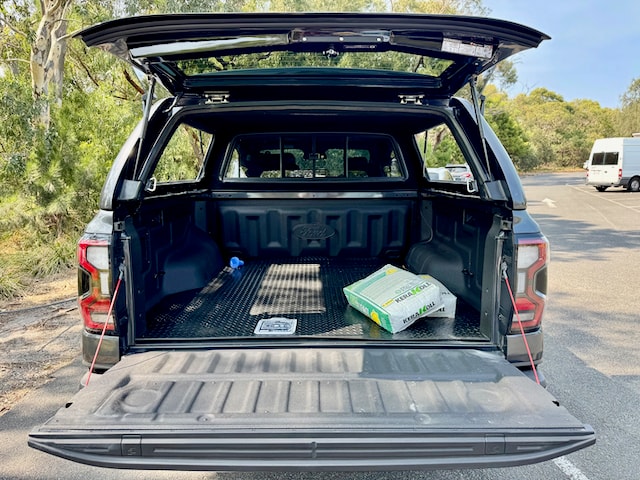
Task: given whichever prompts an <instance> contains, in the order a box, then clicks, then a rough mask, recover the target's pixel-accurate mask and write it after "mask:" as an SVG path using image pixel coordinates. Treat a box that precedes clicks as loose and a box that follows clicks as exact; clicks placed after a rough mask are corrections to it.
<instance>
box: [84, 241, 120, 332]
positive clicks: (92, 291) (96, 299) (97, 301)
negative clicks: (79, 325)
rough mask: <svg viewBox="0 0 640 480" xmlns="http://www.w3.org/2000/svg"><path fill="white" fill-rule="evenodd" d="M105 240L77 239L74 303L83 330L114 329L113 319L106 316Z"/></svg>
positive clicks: (108, 276) (107, 268)
mask: <svg viewBox="0 0 640 480" xmlns="http://www.w3.org/2000/svg"><path fill="white" fill-rule="evenodd" d="M109 263H110V262H109V242H108V241H107V240H98V239H93V238H82V239H80V242H78V305H79V308H80V315H81V317H82V320H83V322H84V326H85V328H86V329H87V330H90V331H96V332H101V331H102V329H103V328H104V324H105V322H107V326H106V331H114V330H115V325H114V323H113V318H107V317H108V315H107V314H108V312H109V304H110V302H111V293H110V286H111V269H110V265H109Z"/></svg>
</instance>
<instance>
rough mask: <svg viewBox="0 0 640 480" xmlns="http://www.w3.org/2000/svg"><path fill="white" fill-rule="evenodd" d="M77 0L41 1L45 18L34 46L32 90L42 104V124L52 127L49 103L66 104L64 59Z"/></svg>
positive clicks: (32, 55) (40, 25) (41, 21)
mask: <svg viewBox="0 0 640 480" xmlns="http://www.w3.org/2000/svg"><path fill="white" fill-rule="evenodd" d="M72 2H73V0H40V10H41V12H42V18H41V19H40V23H39V25H38V29H37V31H36V36H35V40H34V41H33V44H32V45H31V59H30V63H31V89H32V93H33V97H34V99H35V100H36V101H39V102H40V104H41V115H40V121H41V123H42V125H44V126H45V127H48V125H49V104H50V102H51V101H52V100H53V101H55V102H56V103H58V104H59V103H60V102H61V101H62V79H63V73H64V58H65V54H66V51H67V41H66V38H64V35H65V34H66V33H67V20H65V18H64V15H65V13H66V12H67V9H68V8H69V6H70V5H71V3H72Z"/></svg>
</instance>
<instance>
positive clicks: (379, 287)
mask: <svg viewBox="0 0 640 480" xmlns="http://www.w3.org/2000/svg"><path fill="white" fill-rule="evenodd" d="M343 291H344V294H345V296H346V297H347V301H348V302H349V305H351V306H352V307H353V308H355V309H356V310H358V311H360V312H362V313H363V314H365V315H366V316H367V317H369V318H370V319H371V320H373V321H374V322H376V323H377V324H378V325H380V326H381V327H382V328H384V329H385V330H387V331H389V332H391V333H396V332H400V331H402V330H404V329H405V328H407V327H408V326H409V325H411V324H412V323H414V322H415V321H416V320H418V319H420V318H422V317H425V316H426V315H428V314H429V313H431V312H434V311H436V310H438V309H440V308H442V306H443V304H442V300H441V298H440V288H438V286H437V285H435V284H434V283H433V282H430V281H428V280H425V279H423V278H420V277H419V276H418V275H414V274H413V273H411V272H407V271H406V270H403V269H401V268H398V267H394V266H393V265H385V266H384V267H382V268H381V269H380V270H377V271H376V272H374V273H372V274H371V275H369V276H368V277H366V278H363V279H362V280H359V281H357V282H356V283H354V284H351V285H349V286H347V287H344V289H343Z"/></svg>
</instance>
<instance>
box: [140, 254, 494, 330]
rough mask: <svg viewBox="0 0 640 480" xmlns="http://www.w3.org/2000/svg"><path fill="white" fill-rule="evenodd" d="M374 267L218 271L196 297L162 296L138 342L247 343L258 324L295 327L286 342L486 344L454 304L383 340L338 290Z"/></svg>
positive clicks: (266, 264) (300, 264)
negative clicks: (452, 310) (282, 321)
mask: <svg viewBox="0 0 640 480" xmlns="http://www.w3.org/2000/svg"><path fill="white" fill-rule="evenodd" d="M385 263H387V262H384V261H381V260H378V259H362V258H356V259H342V258H340V259H338V258H326V257H322V258H312V257H303V258H300V257H296V258H286V259H280V260H269V261H259V260H258V261H255V260H251V261H247V262H246V263H245V265H244V266H242V267H241V268H239V269H231V268H229V267H227V268H225V269H224V270H222V271H221V272H220V274H218V276H217V277H216V278H214V279H213V280H212V281H211V282H210V283H209V285H207V286H206V287H205V288H203V289H202V290H198V291H188V292H182V293H178V294H175V295H171V296H168V297H167V298H165V299H164V300H162V301H161V302H160V303H159V304H158V305H156V306H155V307H154V308H153V309H152V310H151V311H150V312H149V313H148V316H147V329H146V332H144V333H143V334H141V335H138V337H137V338H138V339H139V340H144V339H146V340H161V339H174V340H175V339H181V338H182V339H194V338H230V337H232V338H233V337H236V338H237V337H255V336H257V335H256V334H255V333H254V330H255V329H256V326H257V324H258V322H259V321H260V320H262V319H269V318H274V317H276V318H279V317H284V318H288V319H295V320H296V329H295V333H294V334H293V335H290V336H313V337H327V336H328V337H335V336H339V337H344V338H357V339H372V340H373V339H375V340H378V339H400V340H416V339H430V340H435V339H437V340H480V341H486V340H488V339H487V337H486V336H484V335H482V334H481V333H480V328H479V314H478V312H477V311H475V310H473V309H472V308H470V307H469V306H468V305H466V304H465V303H464V302H462V301H460V300H458V305H457V313H456V318H455V319H449V318H427V319H424V320H421V321H418V322H416V323H415V324H413V325H412V326H411V327H409V328H408V329H407V330H404V331H402V332H398V333H395V334H391V333H389V332H387V331H385V330H384V329H382V328H380V327H379V326H378V325H376V324H375V323H374V322H372V321H371V320H369V319H368V318H367V317H365V316H364V315H362V314H361V313H360V312H358V311H357V310H355V309H353V308H351V307H350V306H349V305H348V304H347V301H346V299H345V297H344V294H343V292H342V288H343V287H344V286H346V285H349V284H351V283H353V282H355V281H357V280H360V279H361V278H364V277H366V276H367V275H369V274H371V273H373V272H374V271H375V270H377V269H379V268H380V267H382V266H383V265H384V264H385Z"/></svg>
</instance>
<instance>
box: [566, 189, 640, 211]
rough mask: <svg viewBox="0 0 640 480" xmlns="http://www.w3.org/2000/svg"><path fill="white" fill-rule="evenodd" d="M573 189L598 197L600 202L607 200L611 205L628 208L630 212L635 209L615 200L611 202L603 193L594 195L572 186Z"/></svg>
mask: <svg viewBox="0 0 640 480" xmlns="http://www.w3.org/2000/svg"><path fill="white" fill-rule="evenodd" d="M571 188H573V189H574V190H578V191H579V192H582V193H584V194H586V195H591V196H592V197H597V198H599V199H600V200H606V201H607V202H611V203H613V204H615V205H618V206H619V207H622V208H626V209H628V210H633V209H634V208H635V207H629V206H628V205H625V204H624V203H620V202H616V201H615V200H611V199H610V198H607V197H605V196H603V195H602V192H601V193H595V192H593V193H592V192H588V191H586V190H584V189H583V188H580V187H574V186H571Z"/></svg>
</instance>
